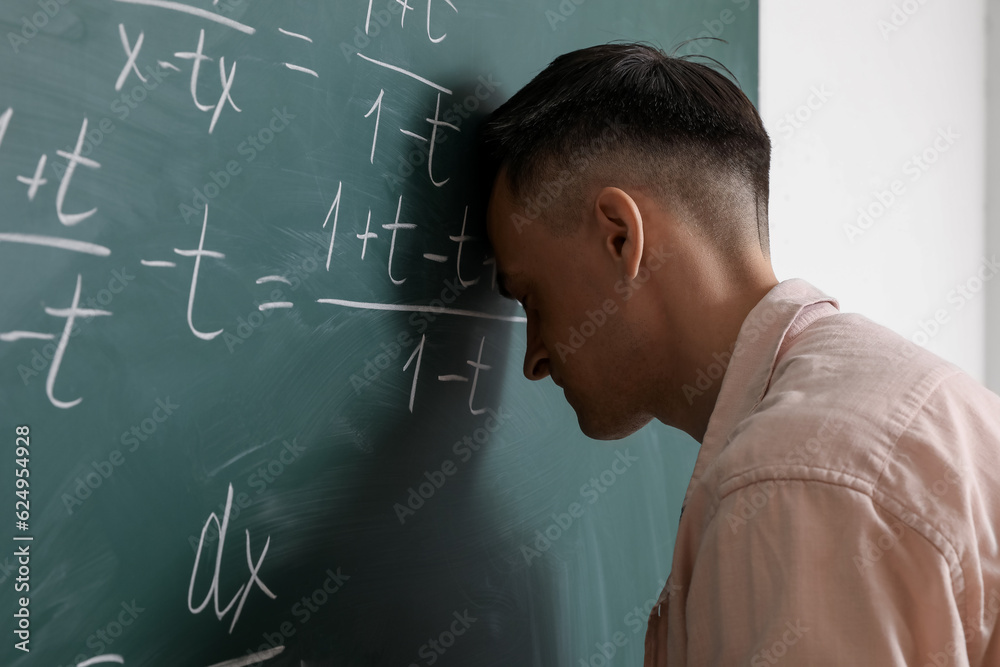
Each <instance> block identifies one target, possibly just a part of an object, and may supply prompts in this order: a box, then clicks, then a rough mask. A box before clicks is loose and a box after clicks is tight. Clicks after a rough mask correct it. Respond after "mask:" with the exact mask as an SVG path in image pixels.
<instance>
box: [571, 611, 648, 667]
mask: <svg viewBox="0 0 1000 667" xmlns="http://www.w3.org/2000/svg"><path fill="white" fill-rule="evenodd" d="M655 606H656V598H649V599H648V600H646V601H645V602H643V603H642V606H639V605H636V606H635V607H633V608H632V610H631V611H629V612H628V613H627V614H625V618H624V619H622V622H623V623H624V624H625V625H626V626H628V627H629V628H631V630H632V635H633V636H634V635H638V634H639V633H640V632H643V631H644V630H645V629H646V624H647V623H648V621H649V614H650V612H651V611H652V610H653V607H655ZM631 639H632V637H630V636H629V635H627V634H626V633H625V632H624V631H622V630H618V631H617V632H615V633H614V634H612V635H611V638H610V639H608V640H607V641H604V642H594V647H595V648H596V649H597V650H596V651H594V652H593V653H591V654H590V655H589V656H588V657H586V658H580V667H608V666H609V665H612V664H614V663H613V662H612V659H613V658H614V657H615V655H617V654H618V651H620V650H621V649H623V648H625V647H626V646H628V643H629V641H630V640H631Z"/></svg>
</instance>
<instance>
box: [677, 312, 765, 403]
mask: <svg viewBox="0 0 1000 667" xmlns="http://www.w3.org/2000/svg"><path fill="white" fill-rule="evenodd" d="M777 321H778V311H777V309H776V307H775V306H774V305H771V306H770V307H768V308H767V309H766V310H764V311H763V312H761V313H758V314H756V315H754V314H753V311H751V314H750V315H748V316H747V319H746V320H745V321H744V322H743V326H742V327H741V328H740V336H741V337H745V343H744V344H743V345H737V343H739V340H736V341H733V344H732V345H730V347H729V349H728V350H726V351H725V352H713V353H712V359H713V360H714V361H712V363H710V364H709V365H708V366H707V367H705V368H699V369H698V372H697V374H696V377H695V382H694V384H693V385H692V384H688V383H685V384H684V386H682V387H681V391H682V392H683V393H684V398H685V399H687V403H688V405H693V404H694V399H695V398H697V397H700V396H704V395H705V392H706V391H708V390H709V389H711V388H712V386H713V385H714V384H715V383H716V382H718V381H719V380H721V379H722V378H723V377H724V376H725V374H726V369H727V368H729V364H730V363H731V362H732V360H733V359H737V358H739V357H741V356H742V355H743V354H744V353H746V351H747V346H748V345H749V344H751V343H753V342H755V341H756V340H757V339H758V338H760V336H761V334H763V333H764V332H765V331H766V330H767V327H769V326H770V325H772V324H774V323H775V322H777Z"/></svg>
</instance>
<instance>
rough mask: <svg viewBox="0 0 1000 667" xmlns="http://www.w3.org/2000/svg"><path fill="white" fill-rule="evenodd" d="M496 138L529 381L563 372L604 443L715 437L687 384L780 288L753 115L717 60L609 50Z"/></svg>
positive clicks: (539, 95) (581, 55)
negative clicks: (650, 434)
mask: <svg viewBox="0 0 1000 667" xmlns="http://www.w3.org/2000/svg"><path fill="white" fill-rule="evenodd" d="M482 141H483V149H484V155H485V158H486V163H487V166H488V168H487V171H488V173H489V179H490V182H491V184H492V188H491V190H492V192H491V196H490V205H489V211H488V229H489V234H490V239H491V241H492V243H493V246H494V250H495V252H496V258H497V268H498V273H499V276H500V281H501V287H502V289H503V290H504V291H506V292H508V293H509V294H510V295H512V296H513V297H515V298H517V299H518V300H519V301H521V302H522V304H523V305H524V308H525V310H526V312H527V315H528V349H527V352H526V355H525V363H524V373H525V375H526V376H527V377H529V378H531V379H542V378H544V377H545V376H546V375H551V376H552V378H553V380H554V381H555V382H556V383H557V384H559V385H560V386H562V387H563V388H564V390H565V393H566V397H567V399H568V400H569V402H570V404H571V405H572V406H573V407H574V409H575V410H576V412H577V416H578V418H579V421H580V426H581V428H582V429H583V431H584V432H585V433H587V434H588V435H590V436H592V437H595V438H616V437H622V436H624V435H627V434H628V433H631V432H632V431H635V430H636V429H638V428H640V427H641V426H642V425H644V424H645V423H646V422H648V421H649V420H650V419H652V418H654V417H655V418H659V419H661V420H662V421H664V422H665V423H668V424H671V425H675V426H678V427H681V428H685V430H688V432H689V433H692V435H695V437H698V435H696V434H695V431H697V430H698V429H699V424H698V423H690V424H689V421H690V419H691V413H692V412H695V413H696V412H698V411H699V410H701V411H702V412H704V411H705V410H707V411H708V412H710V411H711V406H710V405H706V404H705V401H702V402H701V404H699V405H695V402H694V401H691V400H686V399H687V398H689V396H686V395H685V393H684V385H685V383H687V382H688V381H689V380H691V379H692V378H693V376H694V375H696V373H697V369H698V364H701V363H703V362H704V360H705V359H706V358H708V359H712V357H711V354H712V351H713V350H712V348H713V346H714V347H715V348H716V349H718V351H719V352H725V351H727V350H726V349H725V347H726V346H729V345H731V344H732V342H733V341H734V340H735V336H736V333H738V331H739V325H740V324H741V323H742V320H743V318H744V317H745V316H746V313H747V312H748V311H749V309H750V308H752V306H753V305H754V304H755V303H756V302H757V301H758V300H759V299H760V298H761V297H762V296H763V294H765V293H766V291H767V289H770V287H771V286H773V284H774V283H775V282H776V281H775V280H774V276H773V273H772V272H771V269H770V262H769V249H768V234H767V198H768V170H769V164H770V140H769V139H768V136H767V133H766V131H765V130H764V127H763V124H762V123H761V120H760V117H759V115H758V114H757V111H756V110H755V109H754V107H753V105H752V103H751V102H750V101H749V100H748V99H747V98H746V96H745V95H744V94H743V93H742V92H741V91H740V90H739V88H737V87H736V86H735V85H734V84H733V83H732V82H731V81H729V80H728V79H727V78H726V77H724V76H723V75H721V74H719V73H718V72H716V71H715V70H713V69H711V68H709V67H707V66H705V65H702V64H700V63H696V62H693V61H690V60H686V59H682V58H673V57H669V56H666V55H665V54H663V53H662V52H660V51H658V50H657V49H654V48H651V47H647V46H643V45H638V44H610V45H604V46H596V47H592V48H589V49H582V50H579V51H575V52H572V53H568V54H566V55H563V56H560V57H559V58H557V59H556V60H555V61H553V62H552V64H550V65H549V66H548V67H547V68H546V69H545V70H544V71H542V72H541V73H540V74H539V75H538V76H536V77H535V78H534V79H533V80H532V81H531V82H530V83H529V84H528V85H527V86H525V87H524V88H523V89H521V90H520V91H519V92H518V93H517V94H515V95H514V96H513V97H512V98H511V99H510V100H509V101H508V102H507V103H505V104H504V105H503V106H501V107H500V108H499V109H497V111H496V112H494V113H493V114H492V115H491V116H490V117H489V118H488V119H487V121H486V123H485V125H484V127H483V134H482ZM765 288H766V289H765ZM751 300H752V301H751ZM748 303H749V306H747V304H748ZM744 308H745V309H744ZM730 339H731V340H730ZM720 346H722V348H721V349H719V348H720ZM709 393H710V394H711V399H712V400H711V403H712V404H713V405H714V398H715V396H716V395H717V393H718V387H715V388H714V390H713V391H711V392H709ZM701 421H707V415H705V416H704V419H702V418H700V417H699V419H698V420H697V422H699V423H700V422H701ZM702 430H703V429H702ZM699 439H700V438H699Z"/></svg>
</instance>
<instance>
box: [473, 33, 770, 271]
mask: <svg viewBox="0 0 1000 667" xmlns="http://www.w3.org/2000/svg"><path fill="white" fill-rule="evenodd" d="M713 62H714V61H713ZM727 71H728V70H727ZM479 140H480V157H481V158H482V161H481V165H480V166H481V175H482V176H483V178H484V182H483V185H484V188H486V189H485V191H486V192H488V191H489V190H488V188H489V187H490V186H491V185H492V184H493V182H494V181H495V179H496V177H497V175H498V174H499V173H500V172H501V170H503V174H504V176H505V180H506V182H507V186H508V188H509V189H510V192H511V194H512V195H513V196H514V198H515V200H517V201H519V202H521V205H522V207H523V208H524V209H525V210H526V211H527V212H528V215H529V216H530V217H532V218H535V217H539V218H540V219H544V220H545V222H546V224H549V225H550V226H551V227H552V229H553V231H554V232H555V233H557V234H561V233H572V231H573V229H574V227H575V222H574V219H579V216H580V212H581V211H580V209H579V206H580V205H582V202H583V199H582V196H583V194H584V192H585V188H586V187H588V186H589V185H595V184H597V185H616V186H618V187H623V189H624V188H625V187H626V186H628V187H638V188H641V189H643V190H646V191H648V193H649V194H650V195H651V196H656V197H658V198H659V200H660V201H661V202H663V203H664V204H665V205H667V206H668V207H669V208H670V210H672V211H673V212H674V214H675V215H677V216H678V217H679V218H681V219H682V220H683V221H684V222H686V223H689V224H691V225H692V226H694V227H695V228H696V229H698V230H700V231H701V232H702V233H704V234H705V235H707V236H708V237H709V238H711V239H712V240H713V241H714V242H716V244H717V245H718V247H720V248H721V249H723V250H725V251H729V252H734V253H738V252H745V251H746V250H748V249H749V247H750V245H751V244H754V245H758V244H759V247H760V249H761V251H762V252H763V254H764V256H765V257H769V256H770V252H769V245H768V228H767V201H768V171H769V168H770V162H771V141H770V139H769V138H768V135H767V132H766V131H765V129H764V125H763V123H762V122H761V119H760V115H759V114H758V113H757V110H756V109H755V108H754V106H753V103H752V102H751V101H750V100H749V99H748V98H747V96H746V95H745V94H744V93H743V91H742V90H740V88H739V87H738V86H737V85H736V84H735V83H733V82H732V81H731V80H730V79H729V78H727V77H726V76H724V75H723V74H721V73H720V72H719V71H717V70H716V69H713V68H712V67H709V66H707V65H705V64H702V63H701V62H696V61H694V60H692V59H691V58H690V57H689V56H680V57H675V56H670V55H667V54H666V53H664V52H663V51H661V50H659V49H657V48H655V47H652V46H648V45H644V44H622V43H614V44H604V45H600V46H593V47H589V48H585V49H580V50H577V51H573V52H570V53H567V54H564V55H561V56H559V57H558V58H556V59H555V60H553V61H552V63H551V64H549V66H548V67H546V68H545V69H544V70H543V71H542V72H540V73H539V74H538V75H537V76H535V78H534V79H532V80H531V81H530V82H529V83H528V84H527V85H526V86H524V88H522V89H521V90H519V91H518V92H517V93H516V94H515V95H514V96H513V97H511V98H510V99H509V100H508V101H507V102H506V103H504V104H503V105H502V106H500V107H499V108H498V109H497V110H496V111H494V112H493V113H492V114H490V116H489V117H488V118H487V119H486V120H485V122H484V123H483V125H482V127H481V128H480V135H479ZM574 206H577V208H576V209H574V208H573V207H574Z"/></svg>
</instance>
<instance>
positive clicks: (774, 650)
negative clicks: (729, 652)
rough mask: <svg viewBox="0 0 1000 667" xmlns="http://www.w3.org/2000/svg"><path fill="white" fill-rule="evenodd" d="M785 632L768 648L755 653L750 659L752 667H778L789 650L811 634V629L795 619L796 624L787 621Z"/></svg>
mask: <svg viewBox="0 0 1000 667" xmlns="http://www.w3.org/2000/svg"><path fill="white" fill-rule="evenodd" d="M784 627H785V631H784V632H782V633H781V637H779V638H778V639H776V640H775V641H774V642H773V643H772V644H771V645H770V646H768V647H767V648H764V649H761V650H760V651H758V652H757V653H754V655H753V657H752V658H750V667H768V666H769V665H776V664H778V662H779V661H780V660H781V659H782V658H783V657H784V656H785V654H787V653H788V649H789V648H791V647H792V646H795V644H797V643H799V640H800V639H801V638H802V636H803V635H804V634H805V633H807V632H809V628H807V627H806V626H804V625H802V621H800V620H799V619H795V623H792V622H791V621H785V626H784Z"/></svg>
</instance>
